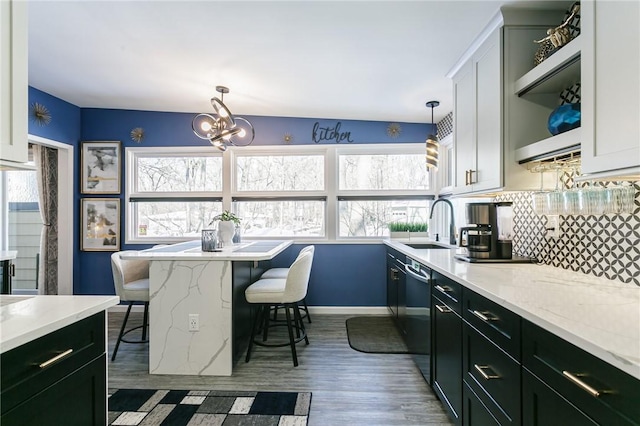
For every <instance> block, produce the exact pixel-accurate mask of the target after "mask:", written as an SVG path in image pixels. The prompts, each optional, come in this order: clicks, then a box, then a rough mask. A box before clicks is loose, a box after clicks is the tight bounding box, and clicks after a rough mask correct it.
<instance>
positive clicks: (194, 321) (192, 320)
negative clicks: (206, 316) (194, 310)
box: [189, 314, 200, 331]
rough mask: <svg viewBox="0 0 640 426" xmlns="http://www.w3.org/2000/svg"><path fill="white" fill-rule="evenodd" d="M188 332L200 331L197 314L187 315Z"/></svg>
mask: <svg viewBox="0 0 640 426" xmlns="http://www.w3.org/2000/svg"><path fill="white" fill-rule="evenodd" d="M189 331H200V315H199V314H189Z"/></svg>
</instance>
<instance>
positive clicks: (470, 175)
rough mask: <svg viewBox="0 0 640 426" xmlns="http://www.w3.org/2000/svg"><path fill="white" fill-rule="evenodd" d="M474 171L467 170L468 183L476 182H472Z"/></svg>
mask: <svg viewBox="0 0 640 426" xmlns="http://www.w3.org/2000/svg"><path fill="white" fill-rule="evenodd" d="M475 172H476V171H475V170H469V185H473V184H474V183H476V182H474V180H473V174H474V173H475Z"/></svg>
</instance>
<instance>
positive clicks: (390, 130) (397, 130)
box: [387, 123, 402, 139]
mask: <svg viewBox="0 0 640 426" xmlns="http://www.w3.org/2000/svg"><path fill="white" fill-rule="evenodd" d="M401 133H402V127H400V125H399V124H398V123H390V124H389V125H388V126H387V136H389V137H390V138H392V139H396V138H397V137H398V136H400V134H401Z"/></svg>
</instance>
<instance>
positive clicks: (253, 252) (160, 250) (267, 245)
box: [122, 240, 293, 261]
mask: <svg viewBox="0 0 640 426" xmlns="http://www.w3.org/2000/svg"><path fill="white" fill-rule="evenodd" d="M291 244H293V241H291V240H289V241H252V242H245V243H240V244H234V245H233V246H230V247H223V248H222V249H220V251H215V252H206V251H205V252H203V251H202V249H201V243H200V240H197V241H187V242H184V243H178V244H172V245H169V246H161V247H154V248H150V249H147V250H141V251H137V252H136V251H131V252H129V253H123V254H122V258H123V259H145V260H240V261H241V260H270V259H273V258H274V257H276V256H277V255H278V254H280V253H281V252H282V251H284V249H286V248H287V247H289V246H290V245H291Z"/></svg>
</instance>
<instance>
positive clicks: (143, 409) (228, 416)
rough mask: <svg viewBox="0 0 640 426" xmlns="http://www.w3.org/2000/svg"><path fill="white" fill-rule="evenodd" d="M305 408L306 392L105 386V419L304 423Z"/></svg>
mask: <svg viewBox="0 0 640 426" xmlns="http://www.w3.org/2000/svg"><path fill="white" fill-rule="evenodd" d="M310 408H311V393H310V392H299V393H298V392H243V391H213V390H211V391H208V390H205V391H202V390H157V389H110V390H109V425H140V426H159V425H163V426H165V425H166V426H169V425H171V426H196V425H207V426H244V425H247V426H249V425H251V426H306V425H307V420H308V417H309V409H310Z"/></svg>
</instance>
